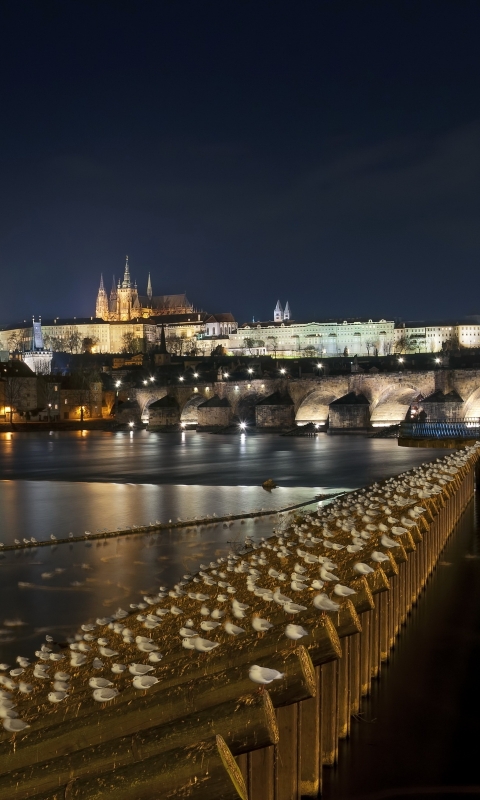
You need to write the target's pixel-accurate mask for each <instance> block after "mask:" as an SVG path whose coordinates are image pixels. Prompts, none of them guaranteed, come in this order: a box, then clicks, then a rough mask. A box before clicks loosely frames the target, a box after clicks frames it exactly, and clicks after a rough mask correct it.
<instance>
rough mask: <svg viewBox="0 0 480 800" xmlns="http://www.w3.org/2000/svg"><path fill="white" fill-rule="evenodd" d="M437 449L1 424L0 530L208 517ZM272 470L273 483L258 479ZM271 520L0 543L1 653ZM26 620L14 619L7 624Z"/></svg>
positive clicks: (396, 468)
mask: <svg viewBox="0 0 480 800" xmlns="http://www.w3.org/2000/svg"><path fill="white" fill-rule="evenodd" d="M437 455H438V451H429V450H423V451H421V450H410V449H407V448H401V447H398V446H397V442H396V440H375V439H367V438H365V437H360V436H337V437H333V436H332V437H330V436H326V435H321V436H319V437H317V438H290V437H280V436H275V435H256V436H255V435H251V436H250V435H246V436H216V435H210V434H198V433H195V432H193V431H190V432H187V433H184V434H178V435H177V434H157V433H148V432H143V431H142V432H134V433H130V432H122V433H106V432H105V433H104V432H85V431H84V432H78V433H63V432H61V433H57V432H55V433H51V434H48V433H45V434H44V433H33V434H24V433H13V434H9V433H5V434H0V541H3V542H4V543H10V542H12V541H13V539H15V538H17V539H22V538H23V537H28V538H30V537H31V536H35V537H36V538H37V539H49V538H50V535H51V534H54V535H56V536H65V535H68V533H69V532H72V533H74V534H80V533H83V531H85V530H89V531H97V530H99V529H102V528H108V529H114V528H116V527H125V526H128V525H130V526H131V525H140V524H145V523H149V522H150V521H155V520H159V521H161V522H168V520H170V519H172V520H176V519H177V518H178V517H180V518H182V519H193V518H194V517H199V516H202V515H204V514H211V515H213V514H217V515H218V516H220V515H222V514H225V513H239V512H241V511H243V512H248V511H252V510H254V509H259V508H262V507H263V508H265V509H272V510H274V509H279V508H282V507H284V506H286V505H289V504H291V503H296V502H302V501H305V500H309V499H310V498H312V500H313V498H314V497H315V495H316V494H318V493H320V492H325V491H331V490H335V489H352V488H355V487H357V486H361V485H364V484H367V483H370V482H372V481H374V480H376V479H379V478H383V477H386V476H387V475H391V474H395V473H398V472H401V471H403V470H405V469H408V468H410V467H412V466H415V465H416V464H419V463H421V462H422V461H425V460H428V459H431V458H433V457H436V456H437ZM270 477H272V478H274V480H275V481H276V482H277V483H278V484H279V488H278V489H276V490H274V491H273V492H271V493H268V492H265V491H264V490H263V489H262V488H261V486H260V484H261V483H262V482H263V481H264V480H265V479H266V478H270ZM273 524H274V518H273V517H271V518H263V519H262V520H261V521H258V522H254V521H251V520H248V521H245V522H244V523H240V522H236V523H234V524H233V525H232V526H230V527H225V526H224V525H222V524H218V523H217V524H216V525H215V524H212V525H206V526H203V527H191V528H188V529H183V530H179V531H171V532H169V531H164V532H162V533H160V534H155V535H146V536H145V535H132V536H130V537H122V538H119V539H113V540H112V539H110V540H107V541H106V542H86V543H83V542H82V543H76V544H72V545H58V546H52V547H48V548H46V547H44V548H39V549H38V550H23V551H22V550H20V551H17V552H9V553H6V554H4V555H3V557H2V558H1V559H0V576H1V580H0V609H1V610H0V660H2V661H3V660H7V661H11V660H12V658H14V657H15V656H16V655H19V654H21V655H26V656H29V655H31V654H32V652H33V650H34V649H35V647H36V646H38V644H39V643H40V642H41V641H42V640H43V638H44V635H45V633H46V632H48V633H51V634H53V635H54V636H55V637H57V638H58V639H64V638H66V636H68V635H70V634H71V633H72V632H74V631H75V630H76V628H77V627H78V625H79V624H80V623H82V622H85V621H86V620H87V619H88V618H90V617H92V616H94V615H95V616H98V615H99V614H102V615H103V614H105V613H106V611H107V610H108V609H111V610H112V611H114V610H115V609H116V608H117V607H118V606H123V607H125V606H128V604H129V603H131V602H134V601H137V600H138V595H139V592H147V591H153V590H154V589H155V588H156V587H158V586H159V585H160V584H162V583H166V584H171V583H173V582H175V581H176V580H178V579H179V577H180V576H181V575H182V574H183V573H184V572H185V571H186V570H189V569H192V568H195V567H196V566H198V564H199V563H200V562H201V561H203V560H206V559H208V560H210V559H211V558H212V557H214V556H215V557H217V556H219V555H220V554H223V553H224V552H225V551H226V550H228V548H229V542H232V541H243V539H244V538H245V536H246V535H247V534H248V535H251V536H254V537H260V536H267V535H269V533H270V532H271V529H272V525H273ZM16 621H17V622H19V623H23V624H18V625H12V624H11V623H12V622H16Z"/></svg>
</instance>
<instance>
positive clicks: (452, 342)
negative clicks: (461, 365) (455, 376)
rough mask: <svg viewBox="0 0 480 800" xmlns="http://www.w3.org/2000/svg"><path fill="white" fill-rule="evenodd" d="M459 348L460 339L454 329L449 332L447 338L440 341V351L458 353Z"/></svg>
mask: <svg viewBox="0 0 480 800" xmlns="http://www.w3.org/2000/svg"><path fill="white" fill-rule="evenodd" d="M459 350H461V344H460V339H459V337H458V333H457V332H456V331H454V332H453V333H451V334H450V336H449V337H448V339H445V341H444V342H442V352H444V353H458V351H459Z"/></svg>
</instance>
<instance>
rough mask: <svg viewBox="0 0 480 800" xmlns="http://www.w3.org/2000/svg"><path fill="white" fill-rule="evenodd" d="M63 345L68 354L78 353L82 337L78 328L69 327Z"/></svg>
mask: <svg viewBox="0 0 480 800" xmlns="http://www.w3.org/2000/svg"><path fill="white" fill-rule="evenodd" d="M64 344H65V347H66V349H67V350H68V352H69V353H79V352H80V351H81V349H82V337H81V336H80V334H79V332H78V328H76V327H71V328H69V329H68V330H67V332H66V335H65V339H64Z"/></svg>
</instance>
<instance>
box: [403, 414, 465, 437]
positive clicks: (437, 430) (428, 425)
mask: <svg viewBox="0 0 480 800" xmlns="http://www.w3.org/2000/svg"><path fill="white" fill-rule="evenodd" d="M399 435H400V438H406V439H407V438H408V439H475V438H480V419H479V418H478V417H465V418H464V419H457V420H456V419H451V420H438V419H434V418H429V417H427V419H426V420H423V421H421V422H401V423H400V434H399Z"/></svg>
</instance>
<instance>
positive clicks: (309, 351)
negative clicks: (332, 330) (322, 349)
mask: <svg viewBox="0 0 480 800" xmlns="http://www.w3.org/2000/svg"><path fill="white" fill-rule="evenodd" d="M303 352H304V355H305V357H306V358H315V355H316V352H317V351H316V350H315V348H314V346H313V345H312V344H309V345H308V346H307V347H306V348H305V350H304V351H303Z"/></svg>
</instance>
